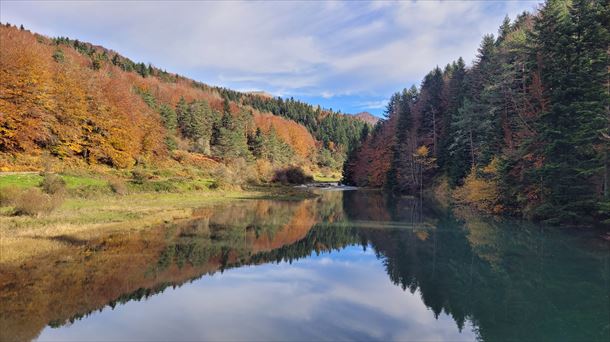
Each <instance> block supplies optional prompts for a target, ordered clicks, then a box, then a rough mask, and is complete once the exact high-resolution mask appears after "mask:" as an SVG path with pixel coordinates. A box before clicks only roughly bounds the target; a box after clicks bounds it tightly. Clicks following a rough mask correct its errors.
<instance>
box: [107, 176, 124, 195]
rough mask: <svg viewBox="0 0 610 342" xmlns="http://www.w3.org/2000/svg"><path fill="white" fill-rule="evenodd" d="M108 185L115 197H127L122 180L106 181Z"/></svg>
mask: <svg viewBox="0 0 610 342" xmlns="http://www.w3.org/2000/svg"><path fill="white" fill-rule="evenodd" d="M108 184H109V185H110V189H112V192H114V193H115V194H117V195H121V196H123V195H127V192H128V190H127V184H125V182H123V180H121V179H111V180H110V181H108Z"/></svg>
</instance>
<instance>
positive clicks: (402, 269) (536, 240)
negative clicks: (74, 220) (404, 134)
mask: <svg viewBox="0 0 610 342" xmlns="http://www.w3.org/2000/svg"><path fill="white" fill-rule="evenodd" d="M608 260H609V255H608V246H607V245H606V244H605V243H604V242H601V241H597V240H595V239H590V238H587V237H586V234H584V233H580V234H575V233H570V232H564V231H557V230H542V229H540V228H538V227H534V226H531V225H527V224H515V223H507V222H496V221H493V220H489V219H485V218H481V217H479V216H476V215H473V214H472V213H469V212H467V211H463V212H457V213H456V215H453V214H450V213H448V212H446V211H444V210H438V209H436V208H435V207H434V206H433V205H430V204H426V203H421V202H420V201H419V200H414V199H407V198H405V199H400V200H390V199H388V198H386V197H384V196H383V195H382V194H380V193H377V192H366V191H350V192H324V193H323V195H322V196H320V197H319V198H316V199H310V200H305V201H300V202H274V201H266V200H264V201H263V200H260V201H244V202H239V203H233V204H229V205H226V204H225V205H222V206H216V207H210V208H201V209H200V210H196V211H194V213H193V218H192V219H190V220H183V221H179V222H172V223H168V224H166V225H164V226H161V227H157V228H155V229H151V230H147V231H145V232H142V233H137V234H115V235H112V236H108V237H104V238H100V239H98V240H96V241H90V242H88V243H87V244H86V245H85V246H81V247H78V248H76V247H75V248H74V249H73V253H72V254H68V255H65V254H63V255H62V256H55V257H53V256H50V257H47V258H45V259H44V260H36V261H32V262H30V263H28V264H26V265H22V266H21V267H15V268H12V269H9V268H8V267H3V268H2V273H1V278H0V280H1V282H0V285H1V286H2V287H1V292H0V294H1V296H2V297H1V299H2V304H3V305H2V308H0V320H1V321H0V323H2V325H1V326H2V328H3V329H2V334H3V335H2V340H30V339H33V338H36V337H37V336H38V335H39V334H40V336H39V338H40V339H41V340H126V339H127V340H133V339H137V340H201V339H212V340H252V339H256V340H312V339H327V340H328V339H331V340H337V339H343V340H345V339H367V340H370V339H380V340H474V339H481V340H484V341H495V340H603V341H607V340H608V338H609V337H610V323H609V322H610V308H609V306H608V301H609V297H608V293H609V292H610V291H609V290H610V288H609V284H610V280H609V278H610V277H609V275H610V270H609V266H608ZM388 280H389V281H388ZM47 324H48V325H49V326H50V327H47V328H44V327H45V326H46V325H47ZM41 331H42V333H41Z"/></svg>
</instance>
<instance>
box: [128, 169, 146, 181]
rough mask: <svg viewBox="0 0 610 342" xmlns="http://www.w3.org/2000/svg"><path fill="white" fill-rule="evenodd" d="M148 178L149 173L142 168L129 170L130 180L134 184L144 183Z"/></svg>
mask: <svg viewBox="0 0 610 342" xmlns="http://www.w3.org/2000/svg"><path fill="white" fill-rule="evenodd" d="M148 178H149V174H148V173H146V172H145V171H144V170H133V171H131V180H132V182H134V183H136V184H144V182H146V181H147V180H148Z"/></svg>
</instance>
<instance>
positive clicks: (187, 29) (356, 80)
mask: <svg viewBox="0 0 610 342" xmlns="http://www.w3.org/2000/svg"><path fill="white" fill-rule="evenodd" d="M533 4H534V3H532V2H518V3H515V2H508V3H506V2H484V1H451V2H448V1H442V2H441V1H416V2H415V1H413V2H373V3H360V2H355V3H347V2H324V3H319V2H233V1H231V2H156V1H154V2H153V1H151V2H120V3H118V2H112V3H108V2H90V1H86V2H85V1H83V2H62V1H44V2H42V1H41V2H25V3H18V2H1V3H0V6H1V8H0V9H1V11H0V13H1V15H0V19H1V20H2V21H3V22H6V21H8V22H12V23H23V24H24V25H26V26H27V27H28V28H31V29H32V30H34V31H39V32H42V33H47V34H50V35H68V36H71V37H74V38H79V39H81V40H89V41H92V42H94V43H98V44H103V45H105V46H108V47H110V48H113V49H115V50H117V51H119V52H122V53H124V54H126V55H127V56H129V57H131V58H133V59H136V60H141V61H145V62H152V63H153V64H155V65H157V66H159V67H162V68H165V69H167V70H170V71H177V72H180V73H183V74H186V75H188V76H191V77H194V78H198V79H200V80H201V81H204V82H208V83H211V84H220V85H225V86H231V87H237V88H256V89H265V90H267V91H270V92H273V93H291V94H309V95H311V94H314V95H317V96H323V97H327V98H328V97H332V96H337V95H343V94H356V95H362V94H372V95H376V97H377V98H379V96H387V94H388V92H391V91H394V90H398V89H397V88H398V87H400V88H402V87H404V86H408V85H410V84H411V83H413V82H417V83H418V82H419V80H420V79H421V78H422V77H423V75H424V74H425V73H426V72H427V71H429V70H430V69H431V68H433V67H434V66H436V65H445V64H446V63H448V62H450V61H452V60H454V59H456V58H458V57H459V56H464V58H465V60H466V61H467V62H468V61H471V60H472V58H473V57H474V55H475V52H476V47H477V46H478V44H479V41H480V38H481V37H482V35H483V34H485V33H495V31H496V30H497V27H498V25H499V24H500V22H501V20H502V18H503V17H504V15H505V14H506V13H507V12H508V13H509V14H510V15H512V16H514V15H515V14H516V13H519V12H521V11H522V10H523V9H531V8H532V7H533ZM329 89H330V90H329Z"/></svg>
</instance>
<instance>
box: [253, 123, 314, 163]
mask: <svg viewBox="0 0 610 342" xmlns="http://www.w3.org/2000/svg"><path fill="white" fill-rule="evenodd" d="M254 123H255V125H256V127H257V128H260V129H261V131H263V132H264V133H269V131H270V130H271V128H273V129H274V130H275V133H277V135H278V136H279V137H280V139H282V140H283V141H284V142H285V143H287V144H288V145H290V147H292V148H293V149H294V151H295V152H296V154H297V155H299V156H301V157H304V158H308V157H310V156H312V155H313V154H314V153H315V151H316V142H315V140H314V139H313V137H312V136H311V134H310V133H309V131H308V130H307V129H306V128H305V127H303V126H302V125H299V124H298V123H296V122H294V121H292V120H288V119H284V118H282V117H279V116H275V115H272V114H260V113H256V112H255V113H254Z"/></svg>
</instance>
